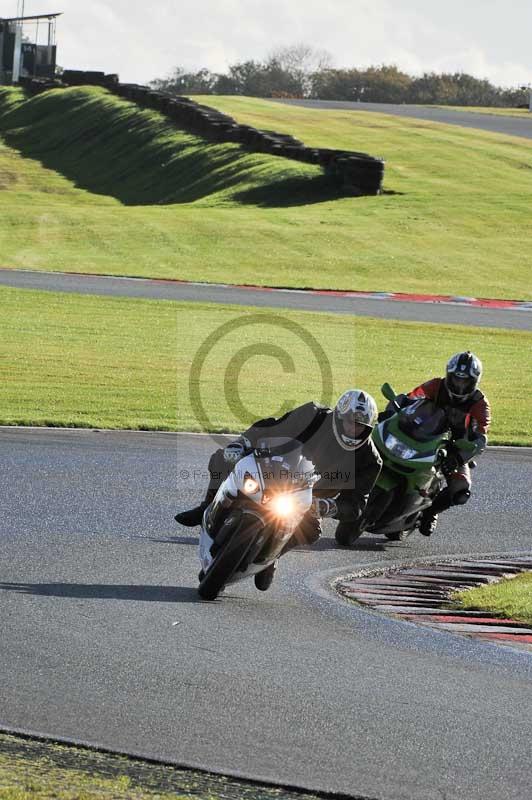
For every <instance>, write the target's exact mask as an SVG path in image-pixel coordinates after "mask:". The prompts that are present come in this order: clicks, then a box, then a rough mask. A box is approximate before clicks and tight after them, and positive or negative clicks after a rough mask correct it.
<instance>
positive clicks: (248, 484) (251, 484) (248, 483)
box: [244, 476, 260, 494]
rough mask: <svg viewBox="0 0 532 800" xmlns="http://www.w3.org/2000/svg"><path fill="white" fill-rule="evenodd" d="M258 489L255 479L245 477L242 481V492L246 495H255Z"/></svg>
mask: <svg viewBox="0 0 532 800" xmlns="http://www.w3.org/2000/svg"><path fill="white" fill-rule="evenodd" d="M259 489H260V486H259V484H258V482H257V481H256V480H255V478H251V477H249V476H248V477H247V478H246V479H245V481H244V491H245V493H246V494H256V493H257V492H258V491H259Z"/></svg>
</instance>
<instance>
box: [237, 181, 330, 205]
mask: <svg viewBox="0 0 532 800" xmlns="http://www.w3.org/2000/svg"><path fill="white" fill-rule="evenodd" d="M345 196H346V195H345V193H343V192H342V191H341V189H340V188H339V187H338V185H337V183H336V182H335V181H334V180H333V179H332V178H330V177H329V176H328V175H318V176H317V177H312V178H311V177H309V178H305V177H300V178H298V177H294V178H282V179H281V180H278V181H272V182H271V183H267V184H265V185H264V186H254V187H253V188H251V189H244V190H242V191H240V192H236V193H235V194H234V195H233V200H235V201H236V202H237V203H242V204H249V205H254V206H259V207H260V208H289V207H290V206H308V205H313V204H315V203H325V202H329V201H330V200H338V198H340V197H345Z"/></svg>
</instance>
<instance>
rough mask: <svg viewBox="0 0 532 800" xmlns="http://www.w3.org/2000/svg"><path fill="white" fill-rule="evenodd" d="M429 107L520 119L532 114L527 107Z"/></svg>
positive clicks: (531, 117) (530, 116) (529, 116)
mask: <svg viewBox="0 0 532 800" xmlns="http://www.w3.org/2000/svg"><path fill="white" fill-rule="evenodd" d="M429 108H441V109H443V110H444V111H445V110H447V109H449V111H474V112H475V113H476V114H495V116H497V117H521V119H532V114H531V113H530V111H529V110H528V108H500V107H495V106H429Z"/></svg>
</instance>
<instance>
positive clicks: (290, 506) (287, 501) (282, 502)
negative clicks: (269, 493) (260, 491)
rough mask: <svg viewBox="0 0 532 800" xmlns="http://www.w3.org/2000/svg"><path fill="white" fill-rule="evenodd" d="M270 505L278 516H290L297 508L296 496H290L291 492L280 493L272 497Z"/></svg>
mask: <svg viewBox="0 0 532 800" xmlns="http://www.w3.org/2000/svg"><path fill="white" fill-rule="evenodd" d="M270 506H271V509H272V511H273V512H274V513H275V514H277V516H278V517H289V516H291V515H292V514H293V513H294V511H295V510H296V504H295V501H294V498H293V497H290V495H289V494H278V495H276V496H275V497H272V499H271V501H270Z"/></svg>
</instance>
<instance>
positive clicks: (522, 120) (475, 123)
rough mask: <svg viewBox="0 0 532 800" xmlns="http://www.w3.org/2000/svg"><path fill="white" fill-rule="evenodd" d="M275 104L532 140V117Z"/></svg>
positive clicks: (334, 103) (329, 103)
mask: <svg viewBox="0 0 532 800" xmlns="http://www.w3.org/2000/svg"><path fill="white" fill-rule="evenodd" d="M275 102H276V103H286V104H287V105H293V106H303V107H304V108H317V109H323V110H327V111H374V112H377V113H379V114H392V115H394V116H399V117H410V118H411V119H425V120H429V121H431V122H443V123H445V124H447V125H459V126H460V127H461V128H476V129H477V130H482V131H488V132H489V133H503V134H506V135H507V136H522V137H524V138H525V139H532V114H530V115H529V116H527V117H513V116H511V115H508V116H503V115H499V114H485V113H479V112H475V111H452V110H451V109H447V108H441V107H437V106H409V105H399V104H395V103H349V102H344V101H341V100H275Z"/></svg>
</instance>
